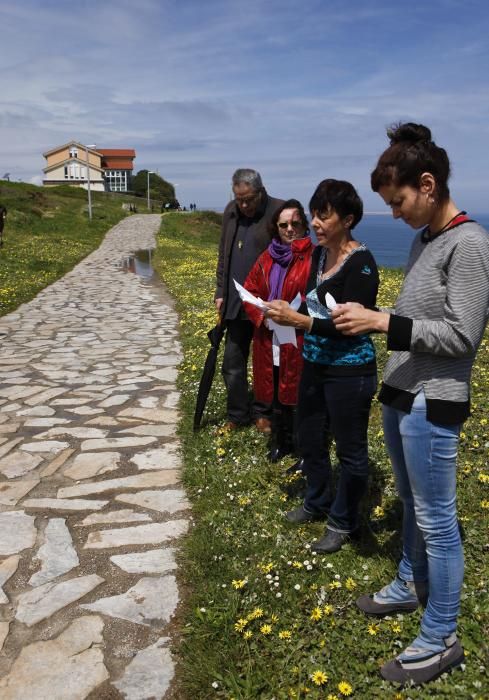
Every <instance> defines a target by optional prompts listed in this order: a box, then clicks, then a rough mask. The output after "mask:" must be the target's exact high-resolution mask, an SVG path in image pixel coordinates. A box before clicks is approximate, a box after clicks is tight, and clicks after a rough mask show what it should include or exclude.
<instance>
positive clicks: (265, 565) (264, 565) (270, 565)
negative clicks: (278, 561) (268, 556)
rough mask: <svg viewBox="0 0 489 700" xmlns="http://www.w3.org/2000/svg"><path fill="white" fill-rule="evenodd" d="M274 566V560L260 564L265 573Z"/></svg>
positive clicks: (259, 566)
mask: <svg viewBox="0 0 489 700" xmlns="http://www.w3.org/2000/svg"><path fill="white" fill-rule="evenodd" d="M274 566H275V564H274V563H273V561H270V562H268V564H258V568H259V569H260V571H261V572H262V573H264V574H269V573H270V571H271V570H272V569H273V567H274Z"/></svg>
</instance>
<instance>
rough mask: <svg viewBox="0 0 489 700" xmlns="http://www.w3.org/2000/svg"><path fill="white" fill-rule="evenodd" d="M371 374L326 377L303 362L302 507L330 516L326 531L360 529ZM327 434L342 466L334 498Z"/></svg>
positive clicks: (372, 385) (300, 414) (300, 430)
mask: <svg viewBox="0 0 489 700" xmlns="http://www.w3.org/2000/svg"><path fill="white" fill-rule="evenodd" d="M376 388H377V378H376V376H375V375H367V376H363V375H362V376H328V375H324V374H322V373H321V370H320V368H319V369H317V368H316V366H315V365H314V364H312V363H310V362H304V369H303V372H302V377H301V383H300V387H299V402H298V406H297V433H298V445H299V454H300V456H301V457H302V458H303V460H304V464H303V467H302V471H303V472H304V474H305V476H306V479H307V488H306V496H305V499H304V508H305V510H307V511H308V512H310V513H314V514H324V513H326V512H328V511H329V514H328V527H330V529H332V530H336V531H337V532H342V533H349V532H353V530H355V529H356V528H357V527H358V510H359V505H360V500H361V498H362V496H363V495H364V494H365V492H366V490H367V481H368V440H367V429H368V420H369V414H370V405H371V403H372V398H373V396H374V394H375V391H376ZM328 433H330V434H331V436H332V437H333V438H334V440H335V442H336V455H337V457H338V461H339V463H340V474H339V478H338V483H337V488H336V494H333V490H332V484H331V461H330V458H329V447H328V440H327V435H328Z"/></svg>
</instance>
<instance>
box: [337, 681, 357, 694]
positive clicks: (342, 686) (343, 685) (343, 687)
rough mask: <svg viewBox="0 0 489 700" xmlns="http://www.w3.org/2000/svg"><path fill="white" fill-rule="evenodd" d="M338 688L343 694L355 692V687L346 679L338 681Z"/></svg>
mask: <svg viewBox="0 0 489 700" xmlns="http://www.w3.org/2000/svg"><path fill="white" fill-rule="evenodd" d="M338 690H339V691H340V693H341V694H342V695H351V694H352V693H353V688H352V687H351V685H350V684H349V683H347V682H346V681H340V682H339V683H338Z"/></svg>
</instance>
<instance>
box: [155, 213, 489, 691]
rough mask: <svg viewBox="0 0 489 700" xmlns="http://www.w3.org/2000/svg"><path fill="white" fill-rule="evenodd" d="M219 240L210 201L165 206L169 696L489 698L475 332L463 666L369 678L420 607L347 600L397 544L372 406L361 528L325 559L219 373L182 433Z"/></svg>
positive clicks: (384, 573)
mask: <svg viewBox="0 0 489 700" xmlns="http://www.w3.org/2000/svg"><path fill="white" fill-rule="evenodd" d="M218 238H219V217H216V215H210V214H190V215H185V214H170V215H168V216H165V217H164V219H163V226H162V233H161V235H160V238H159V248H158V254H157V256H156V262H155V265H156V266H157V269H158V270H159V271H160V273H161V275H162V277H163V279H164V281H165V283H166V285H167V287H168V289H169V291H170V292H171V294H172V295H173V296H174V297H175V299H176V302H177V308H178V311H179V313H180V317H181V329H180V330H181V339H182V343H183V347H184V360H183V362H182V364H181V366H180V375H179V387H180V390H181V392H182V399H181V408H182V415H183V418H182V423H181V439H182V446H183V447H182V449H183V457H184V464H185V470H184V480H185V485H186V488H187V490H188V493H189V496H190V498H191V500H192V503H193V511H194V517H195V524H196V526H195V527H194V528H193V529H192V531H191V534H190V535H189V536H188V538H187V540H186V543H185V547H184V552H183V555H182V561H181V568H180V575H181V577H182V578H183V580H182V584H183V585H184V586H185V588H186V590H188V596H187V598H186V603H185V610H184V613H183V617H184V619H183V628H182V635H181V640H180V644H179V646H178V647H177V649H176V650H175V651H176V653H177V654H179V657H180V672H179V678H178V683H179V685H178V689H177V696H178V697H179V698H180V697H181V698H183V697H187V698H192V699H193V698H199V700H200V699H204V698H236V699H238V698H239V699H244V698H266V699H267V700H271V699H272V698H275V699H277V700H279V699H282V698H284V699H285V698H324V699H327V698H328V697H329V698H330V700H331V699H334V698H343V697H347V696H348V692H349V690H350V688H351V693H352V697H355V698H362V700H363V699H364V698H388V699H391V698H392V699H394V698H413V699H419V698H434V697H436V698H451V699H453V700H461V699H463V700H466V699H468V698H475V699H478V700H482V698H486V697H488V688H489V681H488V672H487V668H486V664H487V659H488V638H489V626H488V612H489V602H488V596H487V585H488V583H487V581H488V573H489V571H488V566H487V551H488V528H487V525H488V517H487V515H488V513H489V495H488V494H489V483H488V482H489V473H488V468H487V448H488V447H489V435H488V420H489V410H488V398H487V397H488V388H489V387H488V383H489V381H488V372H489V354H488V347H489V345H488V340H487V337H486V339H485V340H484V342H483V346H482V348H481V350H480V351H479V355H478V359H477V362H476V366H475V369H474V375H473V391H472V399H473V415H472V417H471V418H470V419H469V421H467V423H466V424H465V425H464V432H463V434H462V439H461V447H460V459H459V465H460V467H459V514H460V519H461V521H462V523H463V527H464V531H465V556H466V576H465V587H464V591H463V596H462V612H461V615H460V625H459V634H460V636H461V638H462V641H463V644H464V646H465V649H466V651H467V663H466V667H465V670H463V671H459V672H457V673H455V674H453V675H451V676H446V677H443V678H441V679H439V680H438V681H436V682H435V683H434V684H431V685H430V686H427V687H426V688H424V689H423V688H421V689H409V690H405V691H397V690H396V688H395V687H394V686H392V685H389V684H387V683H385V682H383V681H382V680H381V679H380V677H379V675H378V668H379V665H380V663H381V662H383V661H384V660H387V659H390V658H392V656H393V655H395V654H396V653H398V652H399V650H400V649H401V648H403V647H404V646H406V645H407V644H408V643H409V642H410V641H411V640H412V639H413V638H414V637H415V636H416V634H417V630H418V626H419V620H420V613H415V614H414V615H411V616H404V617H401V616H399V617H398V616H394V617H393V618H392V619H390V620H380V621H376V620H372V619H367V618H366V617H364V616H363V615H362V614H361V613H360V612H359V611H357V610H356V608H355V605H354V600H355V598H356V597H357V596H358V595H360V594H361V593H363V592H370V591H373V590H377V589H378V588H379V587H380V586H381V585H383V584H385V583H386V582H387V581H389V580H390V579H391V577H392V576H393V575H394V572H395V570H396V561H397V558H398V556H399V547H400V538H399V528H400V513H401V509H400V505H399V502H398V500H397V498H396V495H395V490H394V483H393V478H392V473H391V467H390V464H389V460H388V458H387V455H386V453H385V450H384V446H383V439H382V428H381V424H380V410H379V409H380V407H379V404H378V403H377V402H376V403H375V404H374V407H373V410H372V418H371V425H370V438H369V441H370V457H371V461H372V478H371V485H370V491H369V494H368V498H367V499H366V500H365V503H364V510H363V516H362V522H363V530H364V536H363V538H362V540H361V541H360V542H359V543H358V544H355V545H353V544H351V545H348V546H346V547H344V548H343V549H342V550H341V551H340V552H339V553H337V554H335V555H332V556H329V557H323V558H320V557H313V556H312V555H311V552H310V550H309V549H308V548H307V543H309V542H310V541H311V540H312V539H313V537H315V536H318V535H320V534H321V532H322V526H321V525H317V524H314V525H310V526H308V527H301V528H294V527H293V526H290V525H288V523H286V522H285V521H284V517H283V514H284V512H285V510H286V509H289V508H290V507H291V505H294V502H290V501H286V500H285V499H284V496H283V494H282V492H281V491H280V489H279V483H280V482H281V480H282V475H283V471H284V469H285V468H286V466H287V465H288V464H290V463H291V460H288V461H287V460H283V462H282V463H281V464H278V465H271V464H270V463H268V462H267V460H266V440H265V438H264V437H263V436H262V435H261V434H259V433H257V432H256V431H255V429H254V428H248V429H245V430H243V431H240V432H238V433H226V432H224V431H223V430H222V429H220V428H219V425H220V424H221V423H222V421H223V420H224V417H225V411H224V406H225V403H224V402H225V392H224V387H223V384H222V380H221V377H220V376H219V372H217V375H218V376H216V379H215V382H214V387H213V390H212V393H211V396H210V398H209V401H208V410H207V416H208V422H207V424H206V425H205V427H204V428H203V429H202V430H201V431H200V432H198V433H197V434H194V433H193V432H192V418H193V409H194V402H195V395H196V390H197V386H198V382H199V378H200V372H201V369H202V366H203V362H204V358H205V355H206V353H207V349H208V341H207V338H206V332H207V330H209V329H210V328H211V327H212V326H213V325H214V324H215V320H216V316H215V311H214V308H213V302H212V298H213V292H214V271H215V264H216V257H217V242H218ZM400 282H401V275H400V273H399V272H398V271H392V270H385V269H384V270H382V286H381V293H380V302H381V303H382V304H389V303H391V302H392V301H393V300H394V298H395V296H396V294H397V291H398V289H399V285H400ZM376 343H377V350H378V359H379V365H380V370H382V367H383V365H384V363H385V358H386V351H385V342H384V340H383V338H377V339H376ZM250 633H251V634H250ZM317 671H321V672H323V673H325V674H326V675H327V677H328V680H327V682H326V683H325V684H324V685H323V686H318V685H316V684H315V683H314V681H313V680H312V676H313V674H314V673H315V672H317ZM315 678H316V680H317V681H319V680H320V677H319V676H317V675H316V676H315ZM342 684H346V685H342ZM342 691H343V693H342Z"/></svg>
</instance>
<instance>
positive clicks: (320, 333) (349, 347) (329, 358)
mask: <svg viewBox="0 0 489 700" xmlns="http://www.w3.org/2000/svg"><path fill="white" fill-rule="evenodd" d="M326 254H327V250H326V249H324V248H323V249H321V250H320V252H319V253H316V252H315V256H314V259H313V269H312V270H311V276H310V278H309V285H308V289H309V291H308V293H307V295H306V306H307V313H308V314H309V316H311V317H312V318H313V319H315V320H314V322H313V325H312V328H311V332H309V333H305V334H304V348H303V357H304V359H305V360H307V361H308V362H312V363H314V364H318V365H323V366H328V367H330V368H331V371H332V373H335V374H350V373H354V374H357V373H359V372H360V373H361V372H363V370H367V369H368V371H369V372H370V371H375V348H374V345H373V343H372V341H371V339H370V336H369V335H367V334H365V335H357V336H345V335H343V334H342V333H339V332H338V331H337V330H336V329H335V327H334V324H333V322H332V320H331V313H330V310H329V309H328V307H327V306H326V302H325V297H326V293H327V292H329V293H330V294H332V296H333V297H334V298H335V300H336V301H337V302H338V303H345V302H347V301H358V302H360V303H362V304H363V305H364V306H374V304H375V300H376V294H377V288H378V272H377V266H376V265H375V260H374V259H373V257H372V254H371V253H370V252H369V251H368V250H367V248H366V247H365V246H364V245H363V244H362V245H360V246H359V247H358V248H355V249H354V250H353V251H352V252H351V253H350V254H349V255H348V256H347V257H346V258H345V260H344V261H343V263H342V264H341V266H340V268H339V269H338V270H336V271H335V272H334V273H333V274H332V275H330V276H329V277H326V279H324V280H322V279H321V271H322V269H323V267H324V262H325V258H326ZM310 287H312V289H311V288H310Z"/></svg>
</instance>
